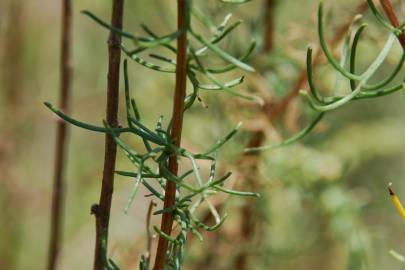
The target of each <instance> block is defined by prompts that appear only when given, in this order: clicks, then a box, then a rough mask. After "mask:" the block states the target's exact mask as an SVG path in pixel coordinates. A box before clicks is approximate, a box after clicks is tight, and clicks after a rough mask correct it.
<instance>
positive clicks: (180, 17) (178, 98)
mask: <svg viewBox="0 0 405 270" xmlns="http://www.w3.org/2000/svg"><path fill="white" fill-rule="evenodd" d="M186 1H187V0H177V28H178V30H179V31H181V35H180V36H179V38H178V40H177V66H176V88H175V93H174V104H173V113H172V129H171V136H172V139H173V141H174V144H175V145H176V146H180V144H181V133H182V128H183V112H184V98H185V94H186V75H187V29H186V24H187V22H186V12H187V11H186V5H187V3H186ZM169 170H170V172H171V173H172V174H174V175H177V173H178V163H177V157H176V155H174V154H173V155H172V156H171V157H170V158H169ZM175 196H176V185H175V183H173V182H171V181H167V183H166V191H165V201H164V208H169V207H171V206H172V205H173V204H174V202H175ZM172 226H173V216H172V213H170V212H166V213H164V214H163V217H162V222H161V226H160V229H161V231H162V232H163V233H165V234H167V235H170V234H171V232H172ZM167 247H168V242H167V240H166V239H165V238H163V237H161V236H160V237H159V243H158V247H157V252H156V259H155V265H154V267H153V269H154V270H163V268H164V264H165V257H166V252H167Z"/></svg>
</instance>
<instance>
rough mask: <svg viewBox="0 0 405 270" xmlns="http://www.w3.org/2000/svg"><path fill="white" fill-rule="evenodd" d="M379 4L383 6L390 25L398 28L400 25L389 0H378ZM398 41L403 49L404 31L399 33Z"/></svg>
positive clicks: (404, 44) (404, 43) (404, 45)
mask: <svg viewBox="0 0 405 270" xmlns="http://www.w3.org/2000/svg"><path fill="white" fill-rule="evenodd" d="M380 3H381V6H382V7H383V9H384V11H385V14H386V15H387V17H388V19H389V20H390V22H391V24H392V26H394V27H395V28H398V27H399V26H400V22H399V20H398V17H397V15H396V14H395V11H394V8H393V7H392V3H391V1H390V0H380ZM399 42H400V43H401V46H402V48H404V49H405V33H404V32H402V33H401V34H400V35H399Z"/></svg>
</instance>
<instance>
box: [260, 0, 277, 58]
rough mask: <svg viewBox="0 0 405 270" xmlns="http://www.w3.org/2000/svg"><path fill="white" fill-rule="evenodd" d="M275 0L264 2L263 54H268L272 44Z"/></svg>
mask: <svg viewBox="0 0 405 270" xmlns="http://www.w3.org/2000/svg"><path fill="white" fill-rule="evenodd" d="M275 4H276V0H266V6H265V12H266V13H265V16H264V23H265V25H266V26H265V29H264V48H263V49H264V52H270V51H271V49H273V44H274V21H275V20H274V8H275Z"/></svg>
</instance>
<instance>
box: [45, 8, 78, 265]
mask: <svg viewBox="0 0 405 270" xmlns="http://www.w3.org/2000/svg"><path fill="white" fill-rule="evenodd" d="M72 70H73V66H72V2H71V0H63V1H62V37H61V62H60V76H61V80H60V97H59V107H60V108H61V110H62V111H64V112H65V113H69V112H70V99H71V97H70V96H71V88H72ZM68 131H69V130H68V126H67V123H66V122H65V121H62V120H58V122H57V130H56V158H55V165H54V170H55V171H54V179H53V180H54V183H53V193H52V213H51V231H50V242H49V254H48V269H49V270H53V269H56V268H57V266H56V264H57V259H58V255H59V251H60V245H61V239H60V238H61V228H62V226H63V206H64V199H65V179H64V178H65V175H64V172H65V167H66V160H67V150H68Z"/></svg>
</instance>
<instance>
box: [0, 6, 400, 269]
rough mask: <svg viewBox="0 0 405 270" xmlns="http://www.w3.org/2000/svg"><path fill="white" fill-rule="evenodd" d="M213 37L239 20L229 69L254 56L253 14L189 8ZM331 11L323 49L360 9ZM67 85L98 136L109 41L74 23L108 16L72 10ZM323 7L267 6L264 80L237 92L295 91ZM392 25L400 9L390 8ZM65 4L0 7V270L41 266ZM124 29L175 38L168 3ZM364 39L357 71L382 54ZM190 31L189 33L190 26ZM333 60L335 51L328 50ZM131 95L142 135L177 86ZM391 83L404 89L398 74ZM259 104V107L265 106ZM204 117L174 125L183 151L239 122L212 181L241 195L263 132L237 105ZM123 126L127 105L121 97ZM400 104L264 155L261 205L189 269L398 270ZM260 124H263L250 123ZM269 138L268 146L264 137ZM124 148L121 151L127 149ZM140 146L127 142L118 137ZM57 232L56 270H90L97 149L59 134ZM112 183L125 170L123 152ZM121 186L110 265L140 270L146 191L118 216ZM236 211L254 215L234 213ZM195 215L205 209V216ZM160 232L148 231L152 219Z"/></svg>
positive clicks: (343, 118)
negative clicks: (219, 26)
mask: <svg viewBox="0 0 405 270" xmlns="http://www.w3.org/2000/svg"><path fill="white" fill-rule="evenodd" d="M194 2H195V3H196V4H197V5H198V6H199V8H201V9H202V10H203V11H204V12H205V14H209V15H210V16H212V18H213V19H214V20H215V21H216V22H218V23H219V22H220V21H221V18H222V17H223V16H224V15H225V14H226V13H229V12H232V13H233V14H234V18H233V20H236V19H239V18H241V19H243V20H244V25H243V26H242V27H241V28H239V29H237V30H236V31H235V33H234V34H232V37H231V39H230V40H228V41H227V42H225V43H224V44H223V47H224V48H226V49H227V50H228V51H229V52H233V53H234V54H236V55H238V54H240V53H241V52H242V51H243V49H244V48H247V47H248V45H249V41H250V40H251V38H252V36H253V37H254V38H255V39H257V41H258V43H259V48H258V49H257V50H258V51H259V50H260V48H261V46H262V45H261V44H262V39H263V35H262V33H263V31H264V29H263V28H264V22H263V20H264V15H263V14H264V11H265V9H264V8H263V7H264V1H259V0H254V1H251V2H250V3H248V4H246V5H240V6H236V7H234V6H229V5H224V4H221V3H220V2H219V1H214V0H209V1H208V0H207V1H199V0H195V1H194ZM325 2H327V18H328V23H327V28H328V32H327V35H328V37H331V36H332V35H333V32H334V31H335V30H336V29H337V28H338V26H339V25H341V24H342V23H343V22H344V21H346V20H347V19H348V18H350V16H353V14H352V12H353V10H354V9H355V7H356V6H357V5H358V3H359V2H360V1H354V0H350V1H349V0H334V1H325ZM73 4H74V36H73V43H74V49H73V51H74V83H73V102H72V108H73V109H72V114H73V116H75V117H76V118H78V119H81V120H85V121H88V122H91V123H98V124H100V123H101V121H102V119H103V118H104V114H105V96H106V73H107V45H106V40H107V36H108V32H107V31H106V30H105V29H102V28H100V27H99V26H98V25H96V24H95V23H93V22H92V21H91V20H89V19H88V18H87V17H85V16H83V15H81V14H80V11H81V10H83V9H86V10H90V11H92V12H93V13H95V14H97V15H98V16H99V17H101V18H104V19H105V20H107V21H108V20H109V19H108V18H109V16H110V8H111V6H110V5H111V3H110V1H90V0H83V1H73ZM317 4H318V1H315V0H306V1H292V0H286V1H277V4H276V6H275V7H274V8H275V9H274V11H273V14H274V24H275V31H274V48H273V50H272V51H271V52H270V53H269V54H266V55H264V54H259V53H256V56H253V57H252V60H251V61H252V62H251V63H252V64H253V65H254V66H255V67H257V69H258V72H259V73H260V74H261V76H260V80H259V79H258V78H257V77H256V75H254V74H253V75H249V76H248V80H247V83H246V84H245V85H244V86H242V87H240V88H241V89H242V91H245V92H249V91H253V90H252V89H253V88H254V87H253V85H255V82H256V84H257V82H258V81H260V83H261V84H264V85H265V87H264V88H265V93H263V92H258V93H255V94H257V95H258V96H261V97H269V98H270V99H274V100H277V99H278V98H280V97H281V96H284V95H285V94H286V93H288V91H289V90H290V89H291V87H292V85H293V83H294V81H295V79H296V76H297V74H299V72H300V71H301V70H302V68H303V67H304V63H305V51H306V46H307V45H308V44H317V43H318V38H317V33H316V16H315V15H316V10H317ZM395 7H396V10H397V11H398V12H397V13H398V15H399V16H401V17H402V18H403V17H404V14H405V3H404V2H403V1H398V2H397V4H396V6H395ZM60 9H61V7H60V1H49V0H39V1H38V0H35V1H34V0H18V1H17V0H0V52H1V54H0V55H1V59H0V60H1V66H0V75H1V79H0V103H1V104H0V171H1V174H0V185H1V186H0V209H1V213H2V214H1V217H0V269H13V270H14V269H16V270H17V269H21V270H22V269H44V268H45V265H46V256H47V245H48V234H49V220H50V203H51V187H52V175H53V159H54V146H55V143H54V140H55V139H54V138H55V123H56V117H55V116H54V115H52V113H51V112H50V111H48V110H47V109H46V107H45V106H44V105H43V102H44V101H49V102H52V103H53V104H57V99H58V92H59V40H60V14H61V12H60ZM125 9H126V10H125V24H124V25H125V29H126V30H128V31H129V32H135V33H137V34H143V33H142V29H141V27H140V24H141V23H145V24H147V25H148V26H150V28H152V29H154V30H155V31H156V32H158V33H159V34H161V35H163V34H167V33H169V32H171V31H173V29H174V28H175V25H176V23H175V16H176V13H175V1H168V0H137V1H134V0H132V1H130V0H128V1H126V6H125ZM364 20H365V21H366V22H367V23H369V24H370V27H369V30H368V31H367V34H366V36H365V38H364V39H363V41H362V42H361V45H360V49H359V55H360V56H359V66H360V67H362V66H363V67H364V66H366V65H367V64H369V63H370V62H371V61H372V60H373V58H374V57H375V55H376V54H377V53H378V51H379V49H380V48H381V47H382V45H383V43H384V42H385V37H386V33H385V32H384V31H383V29H382V28H381V27H380V26H379V25H377V24H376V22H375V19H374V18H373V17H372V16H370V14H369V13H368V12H367V13H366V14H365V18H364ZM199 27H200V26H199ZM333 45H334V46H335V47H338V45H339V44H333ZM400 53H401V49H400V48H399V47H398V46H397V47H396V48H395V50H394V51H393V52H392V54H391V55H390V57H389V59H388V61H387V63H386V64H385V65H384V67H383V68H381V69H380V72H379V74H378V76H380V77H381V78H384V77H385V75H387V74H388V73H389V71H390V70H392V67H393V66H394V65H395V63H397V61H398V58H399V57H400ZM129 70H130V80H131V91H132V94H133V95H134V96H135V97H136V99H137V102H138V104H139V107H140V110H141V113H142V114H143V118H144V119H145V122H146V123H147V124H148V125H153V123H154V122H155V121H156V120H157V118H158V117H159V116H160V115H161V114H163V115H164V116H165V119H166V120H167V119H169V118H170V113H171V104H172V103H171V97H172V93H173V87H174V76H173V75H171V74H164V73H156V72H153V71H150V70H146V69H144V68H143V67H140V66H138V65H137V64H136V63H134V62H130V63H129ZM400 74H402V75H401V76H399V77H403V74H404V69H402V71H401V72H400ZM335 77H336V75H335V73H333V72H332V69H330V68H329V67H326V66H322V67H320V69H319V72H317V83H318V84H319V85H320V86H321V87H323V88H325V89H327V91H329V89H331V88H332V87H333V85H334V80H335ZM266 91H267V92H266ZM202 98H203V99H204V102H205V103H206V104H207V105H208V106H209V108H208V109H205V108H203V107H202V106H198V104H197V106H195V107H194V108H193V109H192V110H190V112H189V113H188V114H187V116H186V119H185V130H184V136H183V137H184V142H183V144H184V145H185V146H187V147H189V148H191V149H198V150H201V149H205V148H206V146H207V145H210V144H211V143H213V142H215V140H216V139H217V138H219V137H220V136H222V135H224V134H226V133H227V132H228V130H229V129H231V128H232V127H233V126H235V125H236V124H237V122H239V121H243V122H244V123H245V125H244V127H245V129H244V130H243V131H242V132H241V133H240V134H239V135H238V136H237V137H236V138H235V139H234V140H233V141H232V142H230V143H229V144H227V146H226V147H225V149H224V150H223V151H222V152H221V159H222V161H221V162H220V164H219V165H220V166H221V170H223V171H225V170H233V171H235V172H236V173H235V174H234V177H233V179H232V181H233V182H234V183H235V184H236V186H238V187H241V188H244V178H245V175H243V174H242V173H238V170H239V168H238V167H239V163H238V162H239V160H240V156H241V153H242V151H243V148H244V147H245V145H246V142H247V141H248V139H249V136H250V131H249V127H250V128H251V127H252V126H255V125H256V122H255V120H257V121H259V120H262V118H263V117H262V116H261V115H260V114H257V112H258V108H259V106H260V105H258V104H257V103H255V102H247V101H243V100H240V99H238V98H236V97H232V96H229V95H226V94H224V93H218V94H209V95H206V94H205V93H204V94H202ZM121 105H122V106H121V112H120V115H121V119H122V120H124V119H125V118H124V117H123V116H124V107H123V105H124V100H123V92H122V91H121ZM404 105H405V104H404V98H403V97H402V95H401V94H395V95H393V96H388V97H382V98H379V99H375V100H365V101H356V102H353V103H351V104H350V105H348V106H345V107H343V108H341V109H339V110H338V111H336V112H333V113H330V114H328V115H327V117H326V118H325V119H324V120H323V121H322V122H321V124H320V125H319V127H318V128H317V129H316V130H315V131H314V132H313V133H312V134H310V135H309V136H308V137H307V138H306V139H305V140H304V141H302V142H300V143H298V144H295V145H292V146H288V147H284V148H281V149H277V150H274V151H269V152H265V153H264V154H263V155H261V157H260V161H259V162H258V164H259V165H258V168H257V178H258V179H257V181H258V182H259V183H260V184H259V185H258V186H256V187H249V188H253V189H256V190H255V191H259V192H261V193H262V198H261V199H258V200H250V199H249V200H245V199H241V198H230V199H229V200H228V201H227V203H226V205H225V206H224V207H223V208H221V212H227V213H228V214H229V215H230V218H229V219H228V220H227V221H226V223H225V225H224V226H223V228H221V229H220V230H219V231H218V232H215V233H210V234H206V233H205V234H204V236H205V241H204V242H199V241H198V240H195V239H191V240H190V241H189V243H188V248H189V249H188V252H187V259H186V263H185V269H237V267H236V266H235V261H236V259H237V257H238V256H239V255H240V254H241V253H243V254H245V255H246V258H247V261H248V263H247V265H248V266H249V267H248V268H247V269H276V270H278V269H295V270H306V269H308V270H309V269H325V270H341V269H353V270H354V269H370V270H372V269H376V270H377V269H378V270H379V269H404V265H403V264H402V263H401V262H400V261H398V260H396V259H394V258H393V257H392V256H390V254H389V250H391V249H395V250H396V251H398V252H399V253H403V254H405V247H404V245H403V244H402V242H403V241H404V239H405V233H404V232H405V230H404V227H403V226H404V224H403V221H402V220H401V218H400V216H399V215H398V214H397V213H396V212H395V210H394V209H393V207H392V205H391V202H390V199H389V196H388V193H387V191H386V185H387V183H388V182H389V181H392V182H393V183H394V187H395V190H396V191H397V193H398V194H399V196H403V197H404V198H405V182H404V181H403V176H404V175H405V166H404V165H405V151H404V149H405V140H404V136H403V135H404V134H405V121H404V118H405V113H404V110H403V108H404ZM308 114H309V109H308V108H307V105H306V103H304V102H302V100H301V98H299V97H298V98H296V99H295V100H294V101H293V102H292V104H291V105H290V106H289V107H288V109H287V111H286V112H285V114H284V116H283V117H281V118H280V119H279V120H278V121H276V122H275V123H272V125H268V126H266V134H269V135H270V136H269V139H268V143H271V142H273V141H274V140H275V139H274V138H275V137H277V136H274V134H279V135H280V136H282V137H287V136H288V135H287V134H292V133H294V132H296V131H297V130H299V128H300V127H302V126H304V125H305V122H306V121H307V120H306V119H307V117H306V116H307V115H308ZM259 122H260V121H259ZM272 134H273V135H272ZM125 138H126V137H125ZM126 139H127V140H128V141H129V142H130V143H131V145H133V147H135V148H137V147H141V142H140V141H139V140H137V138H126ZM69 146H70V147H69V158H68V163H67V175H66V179H67V182H68V187H67V197H66V201H65V205H66V210H65V224H64V233H63V250H62V254H61V257H60V262H59V264H60V269H90V268H91V266H92V259H93V246H94V235H95V233H94V229H95V224H94V218H93V217H92V216H91V215H90V206H91V205H92V204H93V203H95V202H97V201H98V198H99V197H98V196H99V195H98V194H99V190H100V181H101V173H102V164H103V153H104V149H103V146H104V137H103V136H102V135H100V134H94V133H89V132H87V131H84V130H80V129H78V128H72V129H71V132H70V143H69ZM117 162H118V163H117V168H118V169H122V170H124V169H127V170H131V169H132V168H131V164H130V163H128V161H127V160H126V157H125V156H124V155H123V154H122V153H121V152H120V153H119V155H118V161H117ZM130 189H131V182H130V181H129V180H128V179H125V178H123V177H119V176H117V177H116V189H115V192H114V200H113V209H112V220H111V233H110V243H109V244H110V248H109V253H110V255H111V256H112V257H113V258H114V259H115V260H116V261H117V262H118V263H119V264H120V265H121V266H122V268H123V269H137V266H136V265H137V262H138V259H139V256H140V254H141V253H142V252H144V250H145V239H144V233H145V216H146V208H147V205H148V201H147V200H145V199H144V197H143V195H144V194H145V191H144V190H142V191H141V193H140V194H139V195H138V196H137V198H136V201H135V202H134V204H133V206H132V208H131V209H130V211H129V213H128V215H125V214H124V212H123V208H124V205H125V203H126V200H127V198H128V194H129V190H130ZM246 204H251V205H252V211H251V212H249V213H246V212H242V211H241V209H243V207H244V206H245V205H246ZM201 212H203V209H202V210H201ZM246 219H252V220H253V219H254V220H255V221H256V224H255V225H254V226H253V227H252V228H253V229H254V231H252V232H251V236H250V237H249V239H248V241H247V240H246V239H244V238H243V237H241V236H240V234H239V231H240V224H241V222H243V220H246ZM154 222H156V224H157V223H158V222H159V219H158V217H156V219H154Z"/></svg>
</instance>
